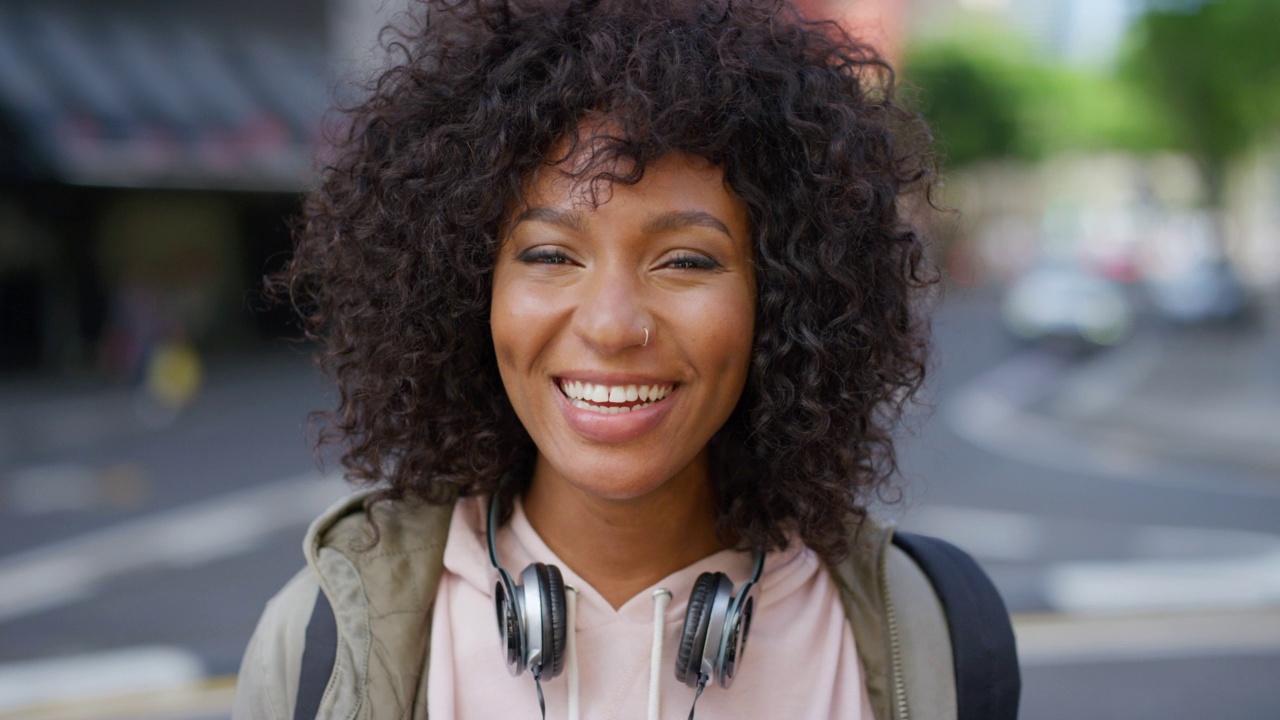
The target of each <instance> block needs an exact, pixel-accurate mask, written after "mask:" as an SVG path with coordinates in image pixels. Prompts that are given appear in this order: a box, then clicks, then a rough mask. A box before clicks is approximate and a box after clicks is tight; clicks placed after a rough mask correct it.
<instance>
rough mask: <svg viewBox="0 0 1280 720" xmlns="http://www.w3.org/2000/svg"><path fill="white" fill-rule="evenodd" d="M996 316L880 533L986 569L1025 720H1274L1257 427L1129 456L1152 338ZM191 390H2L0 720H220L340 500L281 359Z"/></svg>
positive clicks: (220, 363)
mask: <svg viewBox="0 0 1280 720" xmlns="http://www.w3.org/2000/svg"><path fill="white" fill-rule="evenodd" d="M997 307H998V306H997V298H996V297H995V296H994V294H991V293H988V292H985V291H983V292H969V291H964V290H959V289H953V290H951V291H950V295H949V296H948V297H947V299H946V301H945V302H944V303H943V305H942V306H941V308H940V309H939V312H938V315H937V318H936V322H935V336H936V340H937V353H938V355H937V360H936V363H937V371H936V372H935V373H934V375H933V379H932V380H931V382H930V392H929V397H930V399H931V403H930V404H931V407H929V408H926V409H921V410H919V411H917V412H915V413H914V414H913V415H912V423H911V424H912V425H913V426H915V428H916V429H915V432H914V434H912V435H910V436H907V437H904V438H903V439H902V441H901V445H900V447H901V461H902V476H903V477H902V480H901V483H900V488H901V495H902V498H901V499H900V501H897V502H895V500H898V499H897V498H894V497H886V498H885V505H884V507H882V508H881V509H880V510H879V512H882V513H884V514H887V515H889V516H891V517H894V518H896V519H898V520H899V522H900V523H901V525H902V526H903V527H905V528H907V529H912V530H917V531H920V532H927V533H932V534H935V535H939V536H941V537H944V538H947V539H950V540H951V541H953V542H955V543H956V544H958V545H960V546H961V547H963V548H965V549H967V550H969V551H970V552H971V553H973V554H974V555H975V556H976V557H977V558H978V559H979V560H980V561H981V562H982V563H983V565H984V566H985V567H986V568H987V569H988V570H989V571H990V572H991V574H992V576H993V577H994V578H995V580H996V582H997V584H998V585H999V587H1000V589H1001V591H1002V593H1003V594H1004V597H1005V599H1006V602H1007V604H1008V605H1009V607H1010V610H1011V611H1012V612H1013V613H1014V614H1015V618H1016V627H1017V631H1018V637H1019V644H1020V651H1021V653H1022V658H1023V681H1024V690H1023V703H1022V717H1023V718H1026V719H1027V720H1058V719H1064V720H1065V719H1069V718H1070V719H1074V718H1090V719H1091V720H1106V719H1107V718H1116V719H1117V720H1119V719H1124V720H1148V719H1149V720H1157V719H1159V720H1198V719H1201V718H1222V717H1230V718H1233V719H1234V720H1250V719H1257V720H1274V719H1275V718H1276V717H1277V716H1278V715H1280V686H1278V685H1277V683H1276V682H1275V679H1276V678H1278V677H1280V453H1276V454H1275V455H1274V456H1272V455H1270V454H1269V453H1268V452H1266V451H1263V452H1253V449H1255V448H1257V447H1262V448H1264V449H1270V450H1273V449H1274V448H1275V447H1276V446H1274V445H1271V446H1268V445H1266V442H1267V439H1268V437H1275V433H1276V430H1275V429H1274V426H1273V427H1271V428H1267V427H1262V428H1255V427H1254V426H1256V425H1257V424H1258V422H1262V420H1259V421H1257V422H1252V423H1251V424H1249V425H1248V426H1245V427H1242V428H1241V429H1239V430H1236V429H1233V428H1226V429H1225V430H1223V432H1224V434H1229V435H1230V437H1232V438H1238V439H1239V442H1240V447H1239V449H1232V451H1230V452H1215V451H1213V448H1209V449H1204V448H1201V447H1199V446H1197V445H1196V444H1195V443H1193V442H1190V441H1185V442H1184V441H1181V440H1179V439H1178V438H1177V436H1176V435H1174V434H1172V431H1170V434H1163V435H1160V436H1159V437H1156V436H1154V435H1152V436H1148V435H1143V434H1141V433H1139V432H1137V431H1135V430H1133V429H1132V428H1133V427H1136V426H1130V425H1127V424H1124V423H1129V422H1130V421H1131V418H1133V417H1136V416H1137V413H1138V411H1139V410H1141V409H1142V408H1141V407H1140V406H1139V405H1140V403H1139V402H1138V400H1137V399H1134V398H1136V397H1137V392H1138V390H1139V389H1141V390H1143V392H1147V391H1151V392H1154V391H1153V390H1151V386H1152V383H1150V382H1146V379H1148V378H1150V377H1152V376H1153V373H1156V372H1157V368H1160V367H1164V366H1165V365H1164V364H1163V363H1164V360H1165V356H1164V355H1163V354H1162V353H1167V352H1171V350H1170V348H1171V347H1172V345H1171V343H1172V342H1173V340H1170V339H1169V338H1167V337H1165V335H1166V334H1167V333H1170V332H1172V331H1171V330H1169V329H1168V328H1164V327H1156V326H1151V327H1144V328H1141V329H1140V331H1139V332H1138V334H1137V335H1136V336H1135V337H1134V338H1133V339H1132V340H1131V341H1130V342H1129V343H1128V344H1125V345H1122V346H1120V347H1117V348H1114V349H1109V350H1105V351H1097V352H1080V351H1064V350H1063V349H1061V348H1059V349H1049V348H1041V347H1033V346H1028V345H1024V344H1021V343H1019V342H1017V341H1015V340H1013V339H1012V338H1011V337H1009V336H1008V335H1007V334H1006V333H1005V331H1004V330H1003V329H1002V327H1001V325H1000V322H999V316H998V312H997ZM207 370H208V377H207V383H206V386H205V388H204V390H203V392H202V393H201V395H200V396H199V397H198V398H197V399H196V400H195V402H194V403H193V404H192V405H191V406H190V407H189V408H188V409H187V410H186V411H185V412H184V413H183V414H182V415H180V416H178V417H177V418H176V419H174V420H173V421H172V423H170V424H167V425H162V424H161V423H162V421H163V420H164V419H163V418H160V419H157V418H154V417H151V416H149V415H148V414H147V413H146V412H143V413H141V414H140V413H139V411H138V409H137V407H136V406H135V402H134V400H133V398H132V397H131V395H130V393H129V392H128V391H127V390H125V389H120V388H108V387H96V386H95V387H69V386H67V385H66V384H60V385H44V386H41V385H39V384H31V383H27V384H20V383H16V382H15V383H14V384H13V385H12V386H0V718H5V717H49V718H52V717H155V718H175V719H176V718H209V719H210V720H212V719H214V718H218V719H220V720H221V719H223V718H226V717H228V715H229V703H230V697H231V680H230V679H231V677H232V676H234V674H235V672H236V669H237V666H238V663H239V658H240V654H241V652H242V651H243V649H244V645H245V642H246V641H247V639H248V636H249V634H250V632H251V631H252V629H253V624H254V622H255V620H256V618H257V616H258V614H259V612H260V611H261V609H262V606H263V604H264V603H265V602H266V600H267V599H268V598H269V597H270V596H271V595H272V593H274V592H275V591H276V590H277V589H278V588H279V587H280V586H281V585H282V584H283V583H284V582H285V581H286V580H287V579H288V578H289V577H290V576H291V575H292V574H293V573H294V572H296V571H297V570H298V569H299V568H300V567H301V566H302V553H301V549H300V542H301V538H302V533H303V531H304V530H305V528H306V525H307V524H308V522H309V521H310V519H311V518H312V517H314V516H315V515H316V514H318V513H319V512H320V511H321V510H322V509H323V508H324V507H326V506H327V505H328V504H329V503H331V502H332V501H333V500H335V499H336V498H338V497H340V496H341V495H342V494H343V492H344V488H343V486H342V484H341V482H340V481H339V479H338V477H337V476H336V469H335V467H334V466H333V464H332V463H331V464H329V466H327V467H324V468H319V467H318V466H317V465H318V463H317V460H316V456H315V454H314V453H313V451H312V449H311V447H310V442H309V440H308V429H307V427H308V426H307V418H306V415H307V411H308V410H311V409H317V408H323V407H326V406H327V405H328V404H329V401H328V395H327V391H326V390H325V389H324V385H323V383H322V382H321V380H320V379H319V378H318V375H317V374H316V372H315V371H314V370H313V369H312V368H311V365H310V364H309V361H308V360H307V358H306V357H305V356H304V355H303V354H302V351H301V350H298V349H284V350H280V351H273V352H270V353H263V354H259V355H245V356H240V357H229V358H212V359H210V360H209V362H208V369H207ZM1161 382H1164V381H1163V380H1162V381H1161ZM1168 382H1169V384H1170V385H1171V386H1173V387H1174V389H1177V387H1181V386H1186V387H1194V386H1196V385H1197V384H1199V383H1202V382H1204V378H1203V377H1181V378H1174V379H1171V380H1169V381H1168ZM1144 397H1145V396H1144ZM1159 399H1160V398H1156V399H1150V398H1148V404H1150V405H1151V407H1163V406H1158V405H1156V404H1153V403H1156V400H1159ZM1250 407H1252V406H1250ZM1259 407H1261V408H1262V409H1261V410H1259V411H1258V413H1259V417H1260V418H1262V417H1267V416H1266V415H1265V413H1266V412H1267V411H1268V409H1270V411H1271V412H1272V415H1270V416H1269V417H1277V416H1280V410H1277V409H1276V408H1274V407H1271V406H1269V405H1268V406H1261V405H1260V406H1259ZM1205 408H1207V406H1205ZM1205 408H1202V407H1200V406H1195V405H1190V404H1188V405H1187V406H1186V407H1184V408H1183V410H1184V411H1185V413H1186V414H1187V415H1188V416H1194V415H1195V414H1196V413H1197V412H1200V411H1201V410H1205ZM1206 412H1207V410H1206ZM1126 413H1127V414H1126ZM1155 414H1157V415H1160V414H1165V413H1164V412H1163V411H1161V412H1157V413H1155ZM1234 415H1235V416H1238V417H1244V416H1245V415H1247V413H1245V412H1244V411H1243V410H1241V411H1238V412H1235V413H1234ZM1251 417H1252V416H1247V417H1244V419H1245V420H1249V419H1250V418H1251ZM1134 422H1136V421H1134ZM1191 422H1192V424H1194V422H1195V421H1194V420H1192V421H1191ZM1206 422H1208V421H1206ZM1223 422H1227V421H1225V420H1224V421H1223ZM1215 430H1216V429H1215V428H1206V429H1205V431H1204V432H1205V434H1206V436H1212V434H1213V433H1214V432H1215ZM1227 431H1230V432H1229V433H1227ZM1250 433H1254V435H1256V437H1255V436H1254V435H1251V434H1250ZM1266 433H1271V435H1270V436H1268V435H1267V434H1266ZM1250 443H1252V444H1250ZM495 652H497V648H496V647H495ZM179 690H181V692H178V691H179ZM106 693H111V694H117V695H124V696H126V697H123V698H117V699H116V700H113V701H112V702H110V703H107V702H105V701H103V700H101V699H100V698H101V697H102V696H103V695H104V694H106ZM86 708H88V709H87V710H86ZM530 717H534V715H533V713H532V712H531V715H530Z"/></svg>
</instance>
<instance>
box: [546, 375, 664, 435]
mask: <svg viewBox="0 0 1280 720" xmlns="http://www.w3.org/2000/svg"><path fill="white" fill-rule="evenodd" d="M553 388H554V391H555V394H556V398H557V399H558V402H559V403H560V412H561V413H562V414H563V415H564V418H565V420H566V421H567V422H568V423H569V427H571V428H573V430H574V432H576V433H578V434H579V435H581V436H582V437H584V438H586V439H588V440H593V441H595V442H604V443H617V442H626V441H628V440H634V439H636V438H638V437H640V436H641V435H644V434H645V433H647V432H649V431H651V430H653V429H654V428H655V427H657V426H658V423H660V422H662V418H664V417H666V414H667V411H668V410H669V409H670V408H671V399H672V398H673V397H675V395H676V393H677V392H679V388H678V387H677V388H676V389H675V390H672V392H671V394H670V395H667V396H666V397H665V398H663V399H661V400H659V401H658V402H655V403H653V404H652V405H650V406H649V407H645V408H639V409H637V410H632V411H631V412H624V413H617V414H616V415H605V414H604V413H598V412H595V411H594V410H584V409H583V408H580V407H574V406H573V403H572V402H571V401H570V400H569V398H567V397H565V394H564V393H563V392H561V391H560V387H559V385H555V384H553Z"/></svg>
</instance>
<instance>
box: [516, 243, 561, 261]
mask: <svg viewBox="0 0 1280 720" xmlns="http://www.w3.org/2000/svg"><path fill="white" fill-rule="evenodd" d="M516 260H518V261H520V262H522V263H529V264H531V265H568V264H569V263H571V262H572V260H570V259H569V256H568V255H565V254H564V251H563V250H561V249H559V248H554V247H535V248H529V249H528V250H525V251H524V252H522V253H520V254H519V255H517V256H516Z"/></svg>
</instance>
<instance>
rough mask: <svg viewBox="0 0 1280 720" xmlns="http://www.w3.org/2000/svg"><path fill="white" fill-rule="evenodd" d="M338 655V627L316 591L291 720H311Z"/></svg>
mask: <svg viewBox="0 0 1280 720" xmlns="http://www.w3.org/2000/svg"><path fill="white" fill-rule="evenodd" d="M337 654H338V624H337V621H336V619H335V618H334V616H333V608H332V607H331V606H330V605H329V599H328V598H327V597H325V595H324V590H316V604H315V607H313V608H312V609H311V621H310V622H308V623H307V639H306V644H305V645H303V648H302V670H301V672H300V673H299V675H298V697H297V699H296V701H295V702H294V704H293V720H314V718H315V716H316V714H317V713H319V712H320V700H321V699H322V698H324V691H325V688H326V687H328V686H329V678H330V676H332V675H333V664H334V660H335V658H336V657H337Z"/></svg>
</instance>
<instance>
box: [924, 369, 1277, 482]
mask: <svg viewBox="0 0 1280 720" xmlns="http://www.w3.org/2000/svg"><path fill="white" fill-rule="evenodd" d="M1114 352H1124V351H1123V350H1117V351H1114ZM1133 352H1134V353H1137V354H1138V355H1139V356H1142V355H1144V354H1146V353H1148V352H1150V349H1149V348H1146V346H1145V345H1140V346H1139V348H1138V349H1137V350H1134V351H1133ZM1143 362H1146V361H1145V360H1143V358H1142V357H1139V358H1138V359H1136V360H1131V361H1130V360H1123V359H1114V358H1109V359H1107V360H1105V361H1103V360H1098V361H1095V364H1103V368H1104V370H1105V369H1106V368H1107V367H1110V371H1112V372H1116V373H1119V374H1121V375H1123V376H1125V377H1124V378H1121V379H1114V380H1113V381H1106V380H1104V379H1103V378H1102V375H1104V374H1105V373H1103V372H1102V371H1099V370H1097V368H1096V366H1091V365H1086V366H1085V367H1084V368H1083V369H1079V370H1076V371H1075V373H1076V374H1077V375H1079V374H1084V375H1085V380H1083V381H1080V382H1081V385H1082V386H1083V387H1086V388H1088V391H1087V393H1086V395H1088V396H1089V397H1087V398H1086V399H1085V400H1084V402H1085V403H1086V404H1087V405H1090V406H1095V407H1096V406H1102V405H1106V404H1108V403H1115V402H1118V400H1117V398H1116V397H1114V395H1115V394H1122V393H1123V391H1124V389H1125V388H1126V387H1127V384H1126V383H1127V382H1128V381H1129V380H1131V379H1132V377H1133V376H1134V374H1135V373H1136V370H1135V368H1141V367H1142V364H1143ZM1065 369H1066V367H1065V364H1064V361H1063V360H1062V359H1060V358H1055V357H1054V356H1051V355H1048V354H1047V353H1044V352H1042V351H1037V350H1031V351H1028V352H1026V353H1023V354H1021V355H1016V356H1014V357H1012V358H1010V359H1008V360H1006V361H1005V362H1003V363H1001V364H999V365H997V366H995V367H993V368H991V369H989V370H987V371H986V372H984V373H983V374H981V375H980V376H978V377H977V378H975V379H974V380H972V381H970V382H969V383H968V384H966V385H965V386H963V387H961V388H960V389H959V390H957V391H956V392H955V393H954V394H953V395H951V396H950V397H949V398H944V399H943V401H942V410H943V412H942V413H941V414H942V417H943V419H944V421H945V422H946V423H947V426H948V427H950V428H951V430H952V432H954V433H955V434H956V435H958V436H959V437H961V438H963V439H964V440H967V441H968V442H970V443H972V444H973V445H975V446H977V447H979V448H982V449H983V450H985V451H987V452H989V453H991V454H992V455H996V456H998V457H1004V458H1007V459H1010V460H1015V461H1017V462H1021V463H1025V464H1027V465H1031V466H1034V467H1042V468H1046V469H1050V470H1056V471H1061V472H1068V473H1073V474H1080V475H1088V476H1091V477H1095V478H1101V479H1105V480H1119V481H1124V482H1129V483H1136V484H1140V485H1147V486H1150V487H1178V488H1182V489H1189V490H1196V491H1200V492H1212V493H1215V494H1219V495H1229V496H1234V497H1248V498H1267V499H1274V498H1276V497H1277V495H1280V492H1278V491H1277V490H1276V489H1274V488H1272V487H1270V486H1269V485H1262V484H1257V485H1255V484H1252V483H1249V484H1246V483H1241V482H1236V483H1232V484H1226V483H1225V482H1224V480H1223V478H1221V477H1213V478H1212V479H1205V478H1202V477H1200V476H1199V475H1198V474H1192V473H1187V472H1184V471H1182V470H1181V468H1179V467H1177V466H1174V465H1171V464H1170V463H1167V462H1164V461H1161V460H1160V459H1159V458H1158V457H1156V456H1152V455H1148V454H1145V453H1139V452H1134V451H1131V450H1127V449H1124V448H1121V447H1108V446H1102V445H1099V444H1097V443H1095V442H1091V441H1088V440H1084V439H1080V438H1076V437H1074V436H1072V435H1071V434H1070V433H1068V432H1067V431H1066V430H1065V429H1064V428H1063V425H1062V422H1061V421H1059V420H1057V419H1055V418H1053V417H1050V416H1048V415H1042V414H1038V413H1033V412H1028V411H1027V408H1028V407H1029V406H1030V405H1031V404H1032V403H1034V402H1037V401H1039V400H1041V399H1043V398H1045V397H1047V396H1048V395H1050V394H1051V393H1052V392H1053V390H1054V389H1056V388H1059V387H1062V386H1063V385H1067V386H1071V385H1072V384H1073V383H1074V382H1075V379H1074V378H1073V377H1072V376H1069V377H1067V378H1065V379H1063V378H1057V377H1055V375H1057V374H1060V373H1062V372H1064V371H1065Z"/></svg>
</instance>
